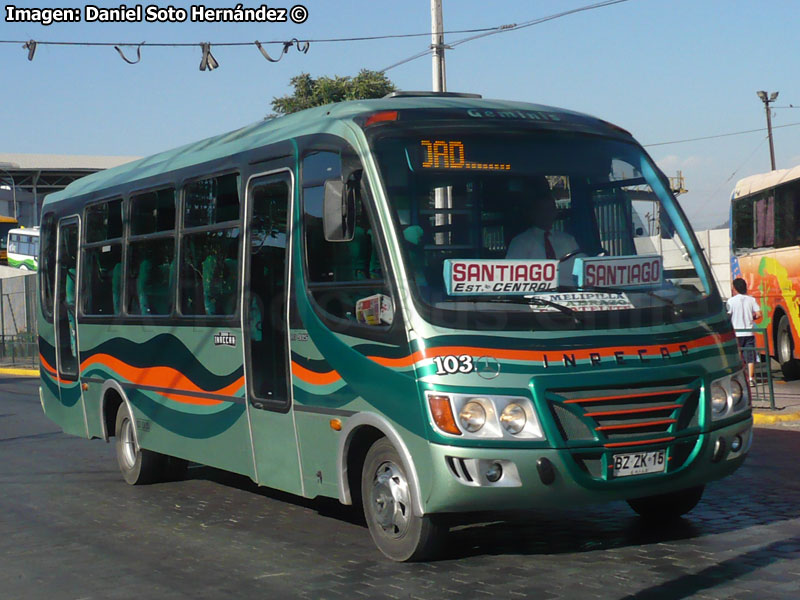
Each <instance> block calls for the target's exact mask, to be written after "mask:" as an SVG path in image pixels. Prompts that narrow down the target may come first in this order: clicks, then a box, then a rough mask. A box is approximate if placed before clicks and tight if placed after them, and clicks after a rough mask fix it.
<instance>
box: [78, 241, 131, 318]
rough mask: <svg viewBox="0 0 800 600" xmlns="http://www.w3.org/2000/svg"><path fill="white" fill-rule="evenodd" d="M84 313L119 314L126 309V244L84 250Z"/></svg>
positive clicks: (105, 245) (106, 245) (82, 295)
mask: <svg viewBox="0 0 800 600" xmlns="http://www.w3.org/2000/svg"><path fill="white" fill-rule="evenodd" d="M83 261H84V263H83V271H82V272H81V274H82V279H83V290H82V292H81V297H82V298H83V313H84V314H86V315H118V314H120V311H121V309H122V306H121V304H120V291H121V289H122V244H104V245H102V246H95V247H90V248H85V249H84V252H83Z"/></svg>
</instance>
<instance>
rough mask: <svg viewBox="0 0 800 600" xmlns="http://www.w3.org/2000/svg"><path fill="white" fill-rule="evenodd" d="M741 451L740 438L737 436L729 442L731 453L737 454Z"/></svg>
mask: <svg viewBox="0 0 800 600" xmlns="http://www.w3.org/2000/svg"><path fill="white" fill-rule="evenodd" d="M741 449H742V436H740V435H737V436H736V437H735V438H733V439H732V440H731V452H738V451H739V450H741Z"/></svg>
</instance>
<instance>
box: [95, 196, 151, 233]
mask: <svg viewBox="0 0 800 600" xmlns="http://www.w3.org/2000/svg"><path fill="white" fill-rule="evenodd" d="M140 207H141V205H140ZM121 237H122V200H121V199H120V200H112V201H110V202H101V203H100V204H93V205H91V206H87V207H86V242H87V243H91V242H101V241H103V240H112V239H114V238H121Z"/></svg>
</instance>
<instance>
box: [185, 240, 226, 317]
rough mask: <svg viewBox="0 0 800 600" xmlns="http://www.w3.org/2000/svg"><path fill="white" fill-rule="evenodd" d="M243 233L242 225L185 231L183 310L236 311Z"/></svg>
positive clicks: (206, 312)
mask: <svg viewBox="0 0 800 600" xmlns="http://www.w3.org/2000/svg"><path fill="white" fill-rule="evenodd" d="M239 237H240V232H239V228H238V227H231V228H228V229H217V230H215V231H204V232H201V233H193V234H187V235H184V237H183V242H182V247H181V313H183V314H184V315H233V314H235V313H236V300H237V296H238V294H237V293H236V292H237V289H238V287H237V282H238V278H239Z"/></svg>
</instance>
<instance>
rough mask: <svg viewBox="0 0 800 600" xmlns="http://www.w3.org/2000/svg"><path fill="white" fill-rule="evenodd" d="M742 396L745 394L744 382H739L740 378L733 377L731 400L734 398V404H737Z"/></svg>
mask: <svg viewBox="0 0 800 600" xmlns="http://www.w3.org/2000/svg"><path fill="white" fill-rule="evenodd" d="M742 396H744V390H743V389H742V384H741V383H739V380H738V379H731V400H733V406H737V405H738V404H739V401H740V400H741V399H742Z"/></svg>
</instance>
